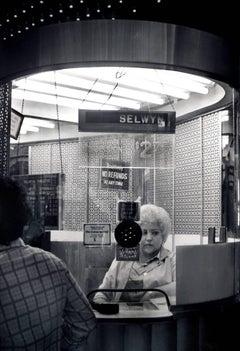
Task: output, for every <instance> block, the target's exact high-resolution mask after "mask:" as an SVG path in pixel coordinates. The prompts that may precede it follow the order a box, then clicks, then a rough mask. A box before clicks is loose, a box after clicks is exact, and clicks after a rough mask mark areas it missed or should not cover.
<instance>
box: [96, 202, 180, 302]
mask: <svg viewBox="0 0 240 351" xmlns="http://www.w3.org/2000/svg"><path fill="white" fill-rule="evenodd" d="M140 221H141V224H140V226H141V229H142V238H141V241H140V255H139V261H116V259H114V260H113V262H112V264H111V266H110V268H109V270H108V271H107V273H106V274H105V277H104V279H103V282H102V284H101V285H100V286H99V289H126V291H124V292H113V291H110V292H97V293H96V295H95V296H94V299H93V300H94V302H96V303H103V302H108V301H146V300H149V299H150V298H152V297H154V296H156V294H158V297H159V296H160V294H159V293H156V292H151V291H149V292H147V293H146V292H143V291H140V290H141V289H161V290H164V291H165V292H166V293H167V294H168V295H169V296H173V295H175V279H176V275H175V271H176V263H175V254H174V253H172V252H171V251H169V250H168V249H166V248H165V247H164V243H165V242H166V240H167V237H168V234H169V232H170V230H171V220H170V216H169V214H168V212H167V211H166V210H165V209H164V208H162V207H158V206H156V205H152V204H146V205H142V206H141V210H140ZM127 289H140V290H139V291H138V292H128V291H127Z"/></svg>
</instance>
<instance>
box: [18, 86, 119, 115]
mask: <svg viewBox="0 0 240 351" xmlns="http://www.w3.org/2000/svg"><path fill="white" fill-rule="evenodd" d="M12 98H13V99H21V100H23V99H25V100H29V101H37V102H42V103H46V104H47V103H48V104H52V105H56V103H57V104H58V105H61V106H66V107H71V108H77V109H86V110H118V108H117V107H114V106H110V105H103V106H102V104H97V103H94V102H88V101H84V103H80V102H79V101H77V100H74V99H67V98H61V97H58V98H57V101H56V97H55V96H52V95H47V94H39V93H36V92H29V91H24V90H16V89H14V90H12Z"/></svg>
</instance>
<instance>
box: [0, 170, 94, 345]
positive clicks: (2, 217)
mask: <svg viewBox="0 0 240 351" xmlns="http://www.w3.org/2000/svg"><path fill="white" fill-rule="evenodd" d="M30 212H31V211H30V209H29V206H28V204H27V201H26V193H25V191H24V189H23V188H22V187H21V186H20V185H19V184H18V183H17V181H15V180H12V179H11V178H9V177H0V350H39V351H40V350H44V351H46V350H49V351H55V350H84V344H85V341H86V339H87V338H88V336H89V334H90V332H91V331H92V330H93V329H94V328H95V325H96V320H95V316H94V313H93V311H92V308H91V306H90V304H89V302H88V300H87V298H86V297H85V295H84V293H83V292H82V290H81V288H80V287H79V286H78V284H77V282H76V280H75V279H74V277H73V276H72V274H71V273H70V271H69V270H68V269H67V267H66V265H65V264H64V263H63V262H62V261H61V260H60V259H59V258H57V257H56V256H55V255H53V254H51V253H50V252H46V251H44V250H41V249H38V248H34V247H31V246H28V245H25V244H24V242H23V240H22V239H21V236H22V233H23V228H24V225H25V224H26V223H27V221H28V219H29V216H30Z"/></svg>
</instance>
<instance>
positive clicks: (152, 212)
mask: <svg viewBox="0 0 240 351" xmlns="http://www.w3.org/2000/svg"><path fill="white" fill-rule="evenodd" d="M140 220H141V222H151V223H157V224H158V226H159V228H160V230H161V232H162V236H163V241H164V242H165V241H166V240H167V237H168V234H169V233H170V230H171V219H170V216H169V213H168V212H167V211H166V210H165V209H164V208H163V207H159V206H156V205H153V204H145V205H142V206H141V209H140Z"/></svg>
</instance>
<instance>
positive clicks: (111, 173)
mask: <svg viewBox="0 0 240 351" xmlns="http://www.w3.org/2000/svg"><path fill="white" fill-rule="evenodd" d="M129 166H130V163H129V162H124V161H118V160H117V161H115V160H108V159H102V166H101V168H100V188H101V189H113V190H124V191H127V190H128V188H129Z"/></svg>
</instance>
